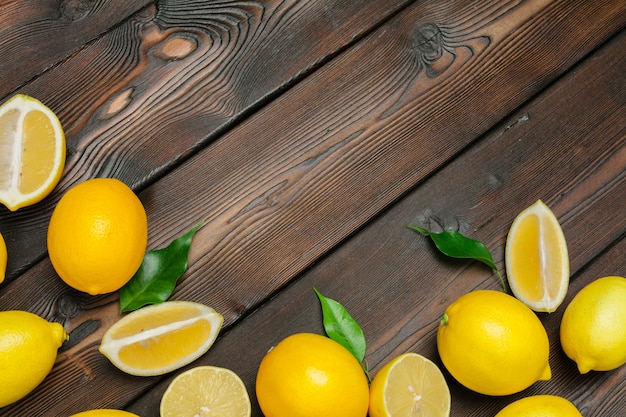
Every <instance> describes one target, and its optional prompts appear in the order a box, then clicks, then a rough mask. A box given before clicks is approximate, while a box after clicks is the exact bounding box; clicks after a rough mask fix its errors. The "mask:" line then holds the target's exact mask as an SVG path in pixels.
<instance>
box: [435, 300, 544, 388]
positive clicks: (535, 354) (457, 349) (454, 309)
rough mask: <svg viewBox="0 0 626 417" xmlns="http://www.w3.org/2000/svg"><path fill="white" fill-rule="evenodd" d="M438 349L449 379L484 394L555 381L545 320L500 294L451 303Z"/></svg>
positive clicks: (438, 332)
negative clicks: (451, 378) (542, 321)
mask: <svg viewBox="0 0 626 417" xmlns="http://www.w3.org/2000/svg"><path fill="white" fill-rule="evenodd" d="M437 348H438V350H439V355H440V357H441V360H442V362H443V364H444V366H445V367H446V369H447V370H448V371H449V372H450V374H452V376H453V377H454V378H455V379H456V380H457V381H459V382H460V383H461V384H463V385H464V386H466V387H467V388H469V389H471V390H473V391H476V392H479V393H481V394H486V395H509V394H514V393H516V392H520V391H522V390H524V389H526V388H528V387H529V386H530V385H532V384H533V383H534V382H536V381H538V380H547V379H550V377H551V372H550V366H549V364H548V356H549V350H550V344H549V341H548V335H547V333H546V330H545V328H544V327H543V325H542V324H541V321H539V319H538V318H537V316H536V315H535V313H533V312H532V310H530V308H528V307H527V306H526V305H524V304H523V303H522V302H521V301H519V300H518V299H516V298H514V297H512V296H510V295H508V294H505V293H503V292H500V291H492V290H478V291H472V292H470V293H467V294H465V295H462V296H461V297H459V298H458V299H457V300H456V301H454V302H453V303H452V304H450V306H449V307H448V308H447V309H446V311H445V313H444V315H443V318H442V320H441V323H440V325H439V328H438V330H437Z"/></svg>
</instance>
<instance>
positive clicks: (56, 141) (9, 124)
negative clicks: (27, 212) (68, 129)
mask: <svg viewBox="0 0 626 417" xmlns="http://www.w3.org/2000/svg"><path fill="white" fill-rule="evenodd" d="M64 166H65V133H64V132H63V128H62V127H61V122H60V121H59V119H58V117H57V116H56V115H55V114H54V112H53V111H52V110H50V109H49V108H48V107H46V106H45V105H44V104H43V103H41V102H40V101H39V100H37V99H35V98H32V97H29V96H27V95H24V94H16V95H15V96H13V97H11V98H10V99H9V100H8V101H7V102H5V103H4V104H3V105H2V106H0V203H2V204H4V205H5V206H7V207H8V208H9V210H11V211H15V210H17V209H19V208H21V207H26V206H30V205H32V204H35V203H37V202H39V201H41V200H42V199H43V198H44V197H46V196H47V195H48V194H50V192H51V191H52V190H53V189H54V187H55V186H56V185H57V183H58V182H59V180H60V179H61V173H62V171H63V167H64Z"/></svg>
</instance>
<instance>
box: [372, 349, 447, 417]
mask: <svg viewBox="0 0 626 417" xmlns="http://www.w3.org/2000/svg"><path fill="white" fill-rule="evenodd" d="M449 415H450V389H449V388H448V384H446V380H445V378H444V376H443V374H442V373H441V371H440V370H439V368H438V367H437V365H435V364H434V363H433V362H432V361H431V360H429V359H428V358H425V357H424V356H422V355H419V354H417V353H405V354H403V355H400V356H398V357H396V358H395V359H393V360H392V361H390V362H388V363H387V364H386V365H385V366H383V367H382V368H381V369H380V371H378V373H377V374H376V376H375V377H374V379H373V380H372V385H371V386H370V405H369V417H448V416H449Z"/></svg>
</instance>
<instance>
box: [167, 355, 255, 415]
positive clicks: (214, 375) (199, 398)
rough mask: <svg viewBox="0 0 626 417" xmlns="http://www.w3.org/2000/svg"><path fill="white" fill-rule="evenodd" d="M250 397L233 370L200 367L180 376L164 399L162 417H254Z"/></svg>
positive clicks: (168, 389)
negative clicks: (251, 415) (251, 416)
mask: <svg viewBox="0 0 626 417" xmlns="http://www.w3.org/2000/svg"><path fill="white" fill-rule="evenodd" d="M251 412H252V411H251V407H250V398H249V396H248V391H247V390H246V387H245V385H244V384H243V382H242V381H241V379H240V378H239V376H238V375H237V374H236V373H234V372H233V371H231V370H230V369H225V368H218V367H215V366H198V367H196V368H192V369H190V370H188V371H185V372H183V373H182V374H180V375H178V376H177V377H176V378H174V380H173V381H172V382H171V383H170V385H169V386H168V387H167V390H166V391H165V393H164V394H163V397H162V398H161V417H196V416H198V417H199V416H207V417H208V416H220V417H250V414H251Z"/></svg>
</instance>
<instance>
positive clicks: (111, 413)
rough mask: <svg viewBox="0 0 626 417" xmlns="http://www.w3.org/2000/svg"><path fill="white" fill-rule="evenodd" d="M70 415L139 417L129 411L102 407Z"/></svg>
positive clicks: (84, 416)
mask: <svg viewBox="0 0 626 417" xmlns="http://www.w3.org/2000/svg"><path fill="white" fill-rule="evenodd" d="M70 417H139V416H138V415H137V414H133V413H129V412H128V411H121V410H112V409H106V408H101V409H99V410H89V411H83V412H82V413H78V414H73V415H71V416H70Z"/></svg>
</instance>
